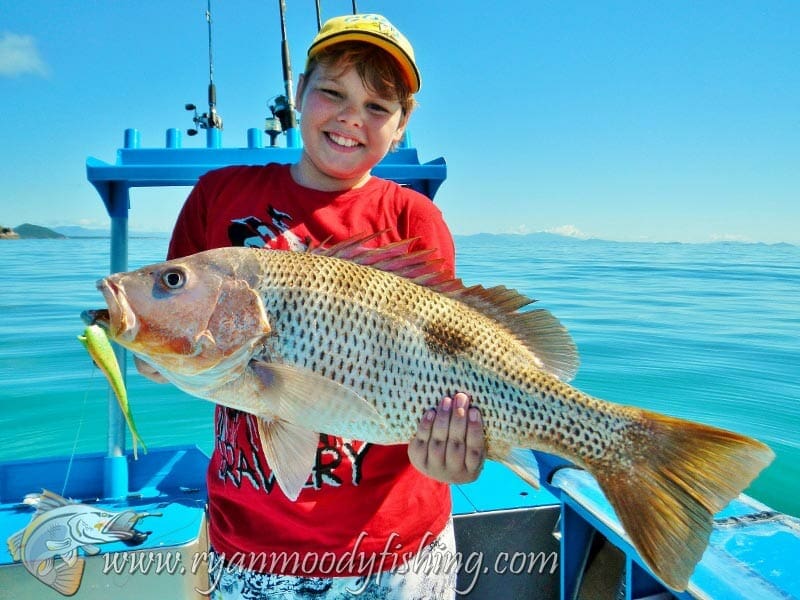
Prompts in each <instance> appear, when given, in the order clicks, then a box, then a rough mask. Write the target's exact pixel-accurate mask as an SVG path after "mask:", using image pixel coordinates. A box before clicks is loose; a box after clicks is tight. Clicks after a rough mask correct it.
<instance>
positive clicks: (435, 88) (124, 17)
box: [0, 0, 800, 244]
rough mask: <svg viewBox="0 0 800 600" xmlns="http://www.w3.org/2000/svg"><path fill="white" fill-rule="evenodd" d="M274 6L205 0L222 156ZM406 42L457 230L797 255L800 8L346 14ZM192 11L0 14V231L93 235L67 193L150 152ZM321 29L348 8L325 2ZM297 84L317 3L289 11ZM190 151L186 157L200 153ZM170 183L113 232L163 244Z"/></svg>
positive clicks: (275, 35) (44, 7)
mask: <svg viewBox="0 0 800 600" xmlns="http://www.w3.org/2000/svg"><path fill="white" fill-rule="evenodd" d="M277 5H278V3H277V2H274V1H273V0H270V1H255V0H215V1H214V2H213V4H212V8H213V15H214V27H215V28H214V38H215V39H214V54H215V81H216V83H217V89H218V98H217V99H218V109H219V112H220V114H221V115H222V116H223V118H224V120H225V130H224V133H223V136H224V138H223V139H224V144H225V145H226V146H244V145H245V143H246V130H247V129H248V128H250V127H261V126H262V125H263V119H264V117H265V116H266V112H267V110H266V105H267V101H268V99H269V98H271V97H273V96H275V95H276V94H279V93H281V92H282V75H281V69H280V56H279V49H280V43H279V39H280V27H279V19H278V7H277ZM358 7H359V9H360V10H361V11H362V12H381V13H383V14H385V15H386V16H388V17H389V18H390V20H392V21H393V22H394V23H395V24H396V25H397V26H398V27H400V29H401V30H403V31H404V32H405V33H406V35H407V36H408V37H409V38H410V39H411V41H412V43H413V44H414V47H415V50H416V53H417V58H418V62H419V65H420V68H421V70H422V75H423V87H422V91H421V92H420V94H419V96H418V100H419V102H420V107H419V109H418V110H417V111H416V113H415V114H414V116H413V117H412V121H411V129H410V131H411V135H412V141H413V143H414V145H415V146H417V147H418V149H419V152H420V157H421V159H422V160H430V159H432V158H435V157H437V156H444V157H445V158H446V160H447V162H448V180H447V182H446V183H445V184H444V186H443V187H442V188H441V190H440V192H439V194H438V196H437V203H438V204H439V205H440V206H441V208H442V210H443V211H444V213H445V216H446V218H447V220H448V222H449V223H450V225H451V228H452V229H453V231H454V233H456V234H471V233H476V232H481V231H488V232H498V233H499V232H504V233H507V232H520V233H524V232H534V231H556V232H563V233H570V234H573V235H579V236H592V237H601V238H606V239H615V240H625V241H627V240H657V241H684V242H705V241H713V240H720V239H731V240H744V241H764V242H770V243H772V242H790V243H795V244H800V68H798V65H800V35H798V31H799V30H800V2H796V1H794V0H786V1H777V0H775V1H773V0H759V1H755V0H753V1H750V2H740V1H737V0H728V1H724V2H717V1H694V0H692V1H689V0H670V1H667V0H664V1H660V2H647V1H644V0H637V1H625V0H619V1H615V2H601V1H596V2H595V1H590V0H585V1H582V2H577V1H567V0H565V1H559V2H555V1H548V2H542V1H536V0H509V1H506V2H488V1H485V0H484V1H482V2H478V1H477V0H475V1H459V2H429V1H426V0H404V2H397V1H393V2H390V1H388V0H386V1H381V0H372V1H368V0H362V1H361V2H359V3H358ZM205 8H206V1H205V0H172V1H170V0H135V1H134V0H114V1H110V0H108V1H105V2H98V1H89V0H76V1H74V2H69V3H62V2H55V1H53V0H26V1H25V2H4V3H2V6H1V7H0V106H2V114H3V126H2V136H1V138H0V139H2V143H0V181H1V182H2V184H1V185H0V224H2V225H6V226H16V225H19V224H21V223H23V222H32V223H37V224H43V225H50V226H53V225H63V224H84V225H87V226H93V227H105V226H107V224H108V219H107V216H106V214H105V211H104V209H103V208H102V204H101V202H100V201H99V197H98V196H97V194H96V193H95V192H94V189H93V188H92V187H91V186H90V185H89V184H88V183H87V182H86V180H85V166H84V165H85V160H86V157H87V156H89V155H92V156H96V157H98V158H100V159H103V160H106V161H113V160H114V157H115V151H116V149H117V148H118V147H119V146H120V145H121V144H122V139H123V131H124V129H126V128H128V127H133V128H136V129H139V130H140V132H141V135H142V145H143V146H156V147H157V146H161V145H163V143H164V136H165V131H166V130H167V129H168V128H170V127H177V128H181V129H185V128H187V127H189V126H191V120H190V117H189V114H188V113H186V112H185V111H184V109H183V105H184V104H185V103H186V102H195V103H197V104H198V105H199V106H201V107H202V106H203V104H204V102H205V100H206V85H207V77H208V65H207V56H208V55H207V45H206V44H207V38H206V22H205V18H204V12H205ZM322 8H323V16H324V17H326V18H327V17H331V16H335V15H337V14H342V13H346V12H349V11H350V8H351V2H350V1H349V0H348V1H343V0H335V1H334V0H322ZM287 11H288V14H287V17H288V29H289V36H290V41H291V44H292V46H291V48H292V65H293V68H294V72H295V79H296V75H297V74H298V73H299V71H300V69H301V67H302V65H303V58H304V54H305V50H306V47H307V45H308V42H309V41H310V39H311V38H312V37H313V34H314V32H315V29H316V19H315V14H314V3H313V2H311V1H310V0H307V1H304V2H296V1H292V0H287ZM202 137H203V136H198V137H197V138H195V139H190V138H187V137H186V136H184V145H186V146H193V145H197V146H199V145H202V144H203V139H201V138H202ZM187 191H188V190H186V189H184V188H171V189H169V190H162V191H158V192H144V191H141V190H137V191H135V192H134V198H133V200H134V202H133V204H134V205H133V210H132V211H131V227H132V228H133V229H148V230H160V231H168V230H169V229H170V228H171V226H172V224H173V222H174V219H175V216H176V213H177V211H178V210H179V208H180V205H181V203H182V202H183V200H184V198H185V195H186V193H187Z"/></svg>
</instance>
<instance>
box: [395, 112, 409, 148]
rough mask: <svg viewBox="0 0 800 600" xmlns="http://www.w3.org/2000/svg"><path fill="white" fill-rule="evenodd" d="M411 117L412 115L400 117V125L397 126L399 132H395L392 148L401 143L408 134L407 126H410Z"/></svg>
mask: <svg viewBox="0 0 800 600" xmlns="http://www.w3.org/2000/svg"><path fill="white" fill-rule="evenodd" d="M409 116H410V115H409V114H408V113H406V114H404V115H403V116H402V117H400V124H399V125H398V126H397V131H395V132H394V135H393V136H392V146H396V145H397V144H399V143H400V140H402V139H403V134H404V133H405V132H406V125H408V117H409Z"/></svg>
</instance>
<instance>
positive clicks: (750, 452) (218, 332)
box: [94, 237, 773, 590]
mask: <svg viewBox="0 0 800 600" xmlns="http://www.w3.org/2000/svg"><path fill="white" fill-rule="evenodd" d="M368 242H370V238H369V237H365V238H361V239H354V240H348V241H345V242H342V243H340V244H337V245H335V246H334V247H332V248H331V249H329V250H324V251H323V250H316V251H312V252H307V253H290V252H281V251H269V250H266V251H265V250H256V249H247V248H221V249H216V250H209V251H206V252H201V253H198V254H196V255H193V256H190V257H186V258H183V259H177V260H174V261H168V262H165V263H160V264H156V265H150V266H148V267H143V268H142V269H139V270H137V271H132V272H130V273H119V274H115V275H111V276H109V277H107V278H106V279H104V280H102V281H101V282H99V284H98V286H99V288H100V289H101V290H102V291H103V294H104V296H105V298H106V301H107V303H108V310H107V311H94V314H95V318H96V320H97V322H98V324H100V325H101V326H104V327H105V328H106V329H107V331H108V334H109V337H111V338H112V339H113V340H114V341H116V342H118V343H119V344H121V345H122V346H124V347H126V348H128V349H129V350H131V351H133V352H134V353H135V354H136V355H137V356H139V357H140V358H141V359H142V360H144V361H146V362H147V363H149V364H150V365H151V366H152V367H154V368H155V370H157V371H158V372H159V373H161V375H162V376H163V377H164V378H166V379H167V380H169V381H171V382H172V383H174V384H175V385H177V386H178V387H180V388H181V389H183V390H184V391H186V392H188V393H190V394H194V395H196V396H198V397H200V398H205V399H208V400H212V401H214V402H216V403H219V404H222V405H225V406H229V407H231V408H235V409H239V410H244V411H247V412H250V413H252V414H254V415H256V416H257V417H259V419H258V428H259V436H260V438H261V444H262V448H263V449H264V453H265V455H266V457H267V461H268V462H269V464H270V467H271V468H272V470H273V473H274V475H275V478H276V481H277V482H278V485H279V487H280V488H281V489H282V490H283V491H284V493H285V494H286V495H287V496H288V497H289V498H291V499H296V498H297V496H298V495H299V494H300V491H301V490H302V488H303V486H304V484H305V482H306V481H307V478H308V476H309V473H310V472H311V469H312V466H313V464H314V459H315V455H316V449H317V443H318V436H319V432H323V433H328V434H332V435H339V436H342V437H345V438H354V439H360V440H363V441H366V442H372V443H380V444H397V443H407V442H408V441H410V439H411V438H412V437H413V436H414V434H415V431H416V428H417V424H418V423H419V420H420V417H421V416H422V414H423V412H424V411H425V410H427V409H429V408H430V407H431V406H433V405H434V404H435V403H436V402H437V401H438V400H439V399H440V398H441V397H443V396H445V395H452V394H453V393H455V392H456V391H459V390H461V391H465V392H467V393H468V394H469V395H470V396H471V397H472V403H473V405H474V406H476V407H478V408H479V409H480V411H481V415H482V420H483V424H484V430H485V436H486V448H487V456H489V457H490V458H492V459H495V460H498V461H500V462H502V463H504V464H506V465H507V466H509V467H510V468H511V469H512V470H514V472H516V473H517V474H519V475H520V476H521V477H523V478H524V479H525V480H526V481H529V482H530V483H532V484H536V483H537V477H538V473H537V471H536V466H535V460H534V459H533V458H532V455H531V453H530V452H529V451H528V449H530V448H536V449H540V450H544V451H547V452H551V453H554V454H557V455H559V456H562V457H564V458H567V459H569V460H570V461H572V462H574V463H575V464H577V465H579V466H581V467H583V468H585V469H587V470H588V471H589V472H590V473H591V474H592V475H593V476H594V477H595V479H596V480H597V482H598V484H599V485H600V487H601V489H602V490H603V492H604V493H605V495H606V497H607V498H608V500H609V502H610V503H611V505H612V506H613V508H614V510H615V512H616V513H617V516H618V517H619V519H620V521H621V523H622V525H623V527H624V528H625V531H626V532H627V533H628V535H629V536H630V538H631V541H632V542H633V544H634V546H635V547H636V549H637V550H638V551H639V553H640V555H641V556H642V558H643V559H644V561H645V563H646V564H647V565H648V566H650V568H651V569H652V570H653V572H654V573H655V574H656V575H658V576H659V577H661V579H662V580H663V581H664V582H665V583H666V584H667V585H669V586H670V587H672V588H674V589H677V590H682V589H685V588H686V585H687V582H688V579H689V576H690V574H691V572H692V570H693V569H694V565H695V564H696V563H697V562H698V561H699V559H700V557H701V556H702V553H703V551H704V550H705V548H706V545H707V543H708V539H709V536H710V532H711V527H712V523H713V515H714V514H715V513H716V512H717V511H719V510H721V509H722V508H723V507H724V506H725V505H726V504H727V503H728V502H729V501H730V500H731V499H732V498H734V497H735V496H736V495H738V494H739V493H740V492H741V491H742V490H743V489H744V488H745V487H746V486H747V485H748V484H749V483H750V481H752V479H753V478H755V476H756V475H757V474H758V473H759V472H760V471H761V469H763V468H764V467H765V466H766V465H767V464H769V462H770V461H771V460H772V458H773V453H772V451H771V450H770V449H769V448H768V447H767V446H765V445H764V444H761V443H760V442H758V441H756V440H753V439H750V438H747V437H745V436H742V435H739V434H736V433H733V432H729V431H725V430H721V429H717V428H714V427H709V426H706V425H702V424H698V423H691V422H688V421H684V420H680V419H676V418H673V417H669V416H666V415H660V414H657V413H653V412H649V411H645V410H642V409H639V408H635V407H628V406H621V405H616V404H612V403H609V402H606V401H604V400H600V399H597V398H594V397H592V396H590V395H588V394H586V393H584V392H582V391H580V390H578V389H576V388H574V387H572V386H570V385H569V384H568V383H567V381H568V380H569V379H570V378H571V376H572V375H573V374H574V372H575V369H576V368H577V360H576V355H575V350H574V345H573V343H572V341H571V339H570V338H569V335H568V334H567V333H566V330H565V329H564V328H563V326H561V324H560V323H559V322H558V321H557V320H556V319H555V318H554V317H552V315H550V313H549V312H547V311H544V310H532V311H522V310H521V309H522V308H523V307H524V306H526V305H528V304H529V303H530V302H531V301H530V300H529V299H527V298H525V297H523V296H521V295H520V294H518V293H516V292H514V291H513V290H509V289H507V288H504V287H495V288H490V289H484V288H482V287H479V286H475V287H472V288H466V287H464V286H463V285H462V284H461V283H460V282H458V281H454V280H450V279H448V278H447V277H446V276H444V275H442V274H441V273H439V272H438V270H437V268H436V265H435V262H434V261H429V260H428V259H427V258H426V256H425V254H424V253H410V254H409V253H407V252H406V251H407V250H408V248H409V247H410V246H411V244H412V241H408V240H406V241H403V242H398V243H396V244H392V245H390V246H389V247H387V248H384V249H363V248H361V247H360V245H362V244H364V243H368ZM370 265H372V266H370ZM376 267H379V268H376Z"/></svg>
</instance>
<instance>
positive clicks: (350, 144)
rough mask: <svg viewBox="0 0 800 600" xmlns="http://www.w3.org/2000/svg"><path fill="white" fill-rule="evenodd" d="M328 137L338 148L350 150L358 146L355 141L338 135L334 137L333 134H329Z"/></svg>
mask: <svg viewBox="0 0 800 600" xmlns="http://www.w3.org/2000/svg"><path fill="white" fill-rule="evenodd" d="M328 137H330V138H331V140H332V141H334V142H336V143H337V144H339V145H340V146H347V147H348V148H352V147H353V146H358V142H357V141H355V140H351V139H350V138H346V137H342V136H340V135H336V134H335V133H329V134H328Z"/></svg>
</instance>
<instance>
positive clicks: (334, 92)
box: [319, 88, 342, 98]
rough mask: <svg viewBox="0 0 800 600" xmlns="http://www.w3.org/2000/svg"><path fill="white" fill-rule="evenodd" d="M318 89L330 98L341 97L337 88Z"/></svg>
mask: <svg viewBox="0 0 800 600" xmlns="http://www.w3.org/2000/svg"><path fill="white" fill-rule="evenodd" d="M319 91H320V92H322V93H323V94H325V95H326V96H330V97H331V98H341V97H342V95H341V94H340V93H339V92H338V91H337V90H333V89H331V88H320V90H319Z"/></svg>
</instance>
